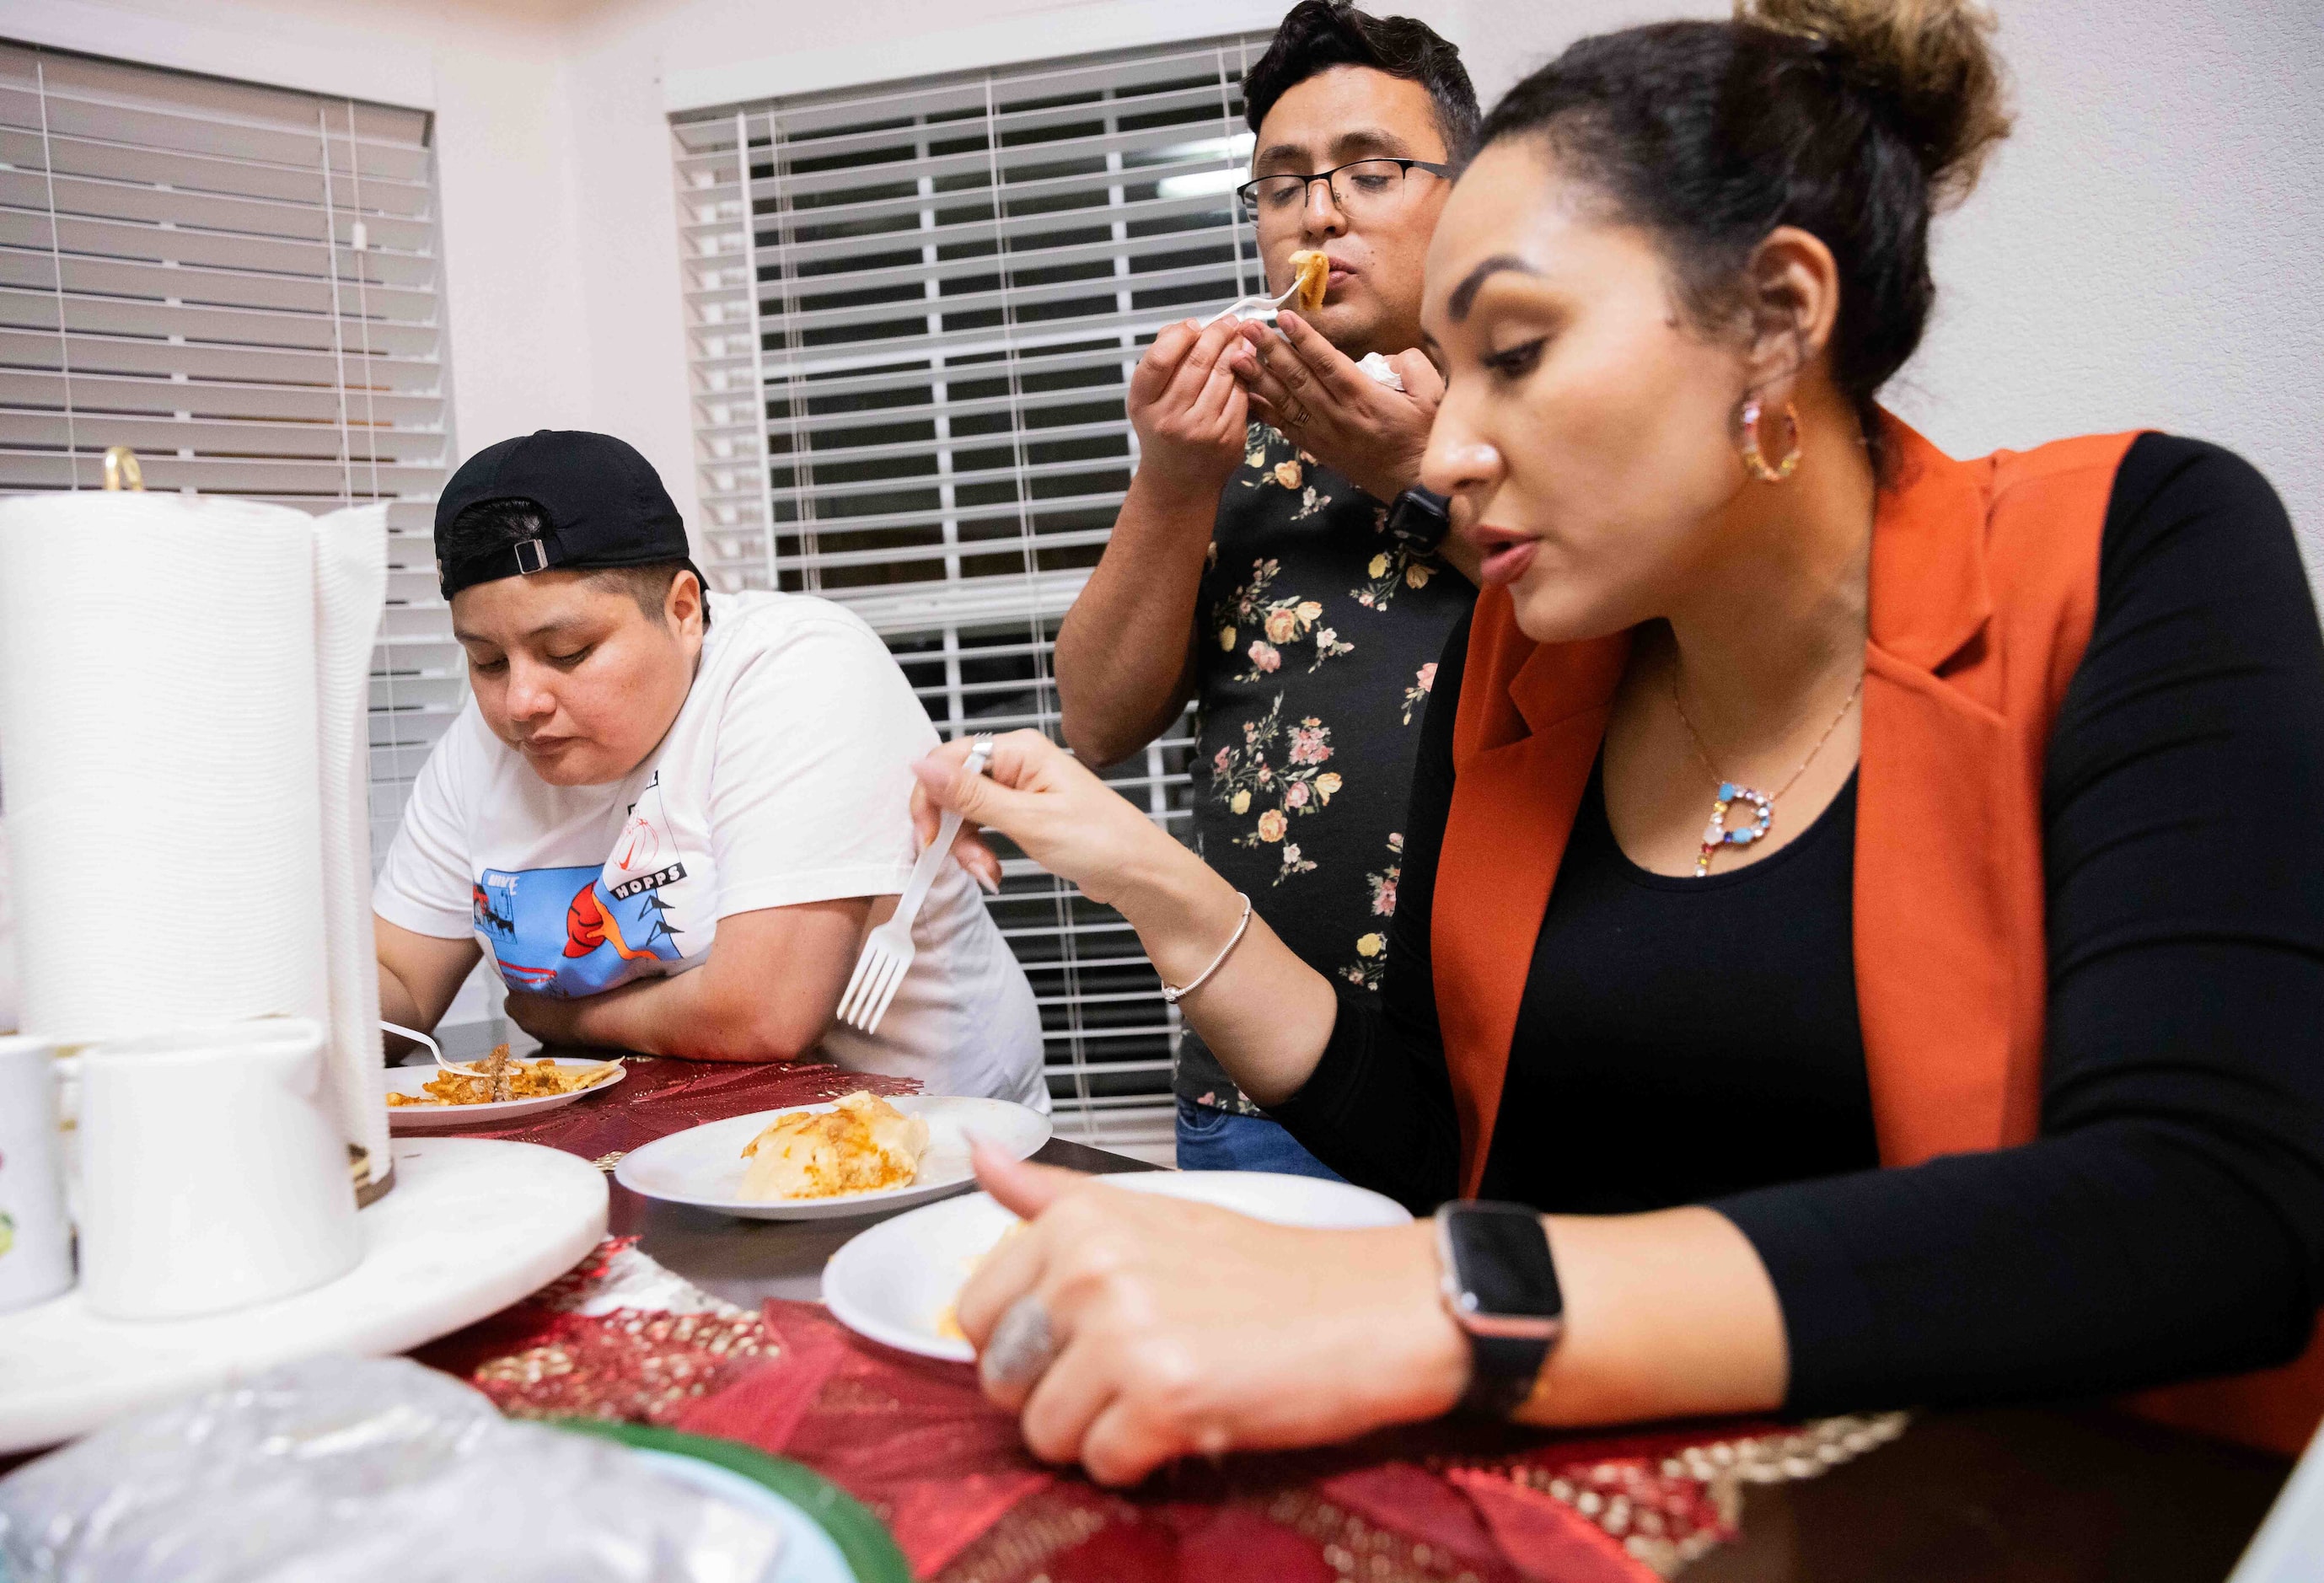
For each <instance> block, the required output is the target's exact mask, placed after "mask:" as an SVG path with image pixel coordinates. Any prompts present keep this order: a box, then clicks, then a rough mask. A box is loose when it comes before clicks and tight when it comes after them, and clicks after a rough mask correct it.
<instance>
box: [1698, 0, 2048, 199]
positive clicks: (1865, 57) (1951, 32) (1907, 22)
mask: <svg viewBox="0 0 2324 1583" xmlns="http://www.w3.org/2000/svg"><path fill="white" fill-rule="evenodd" d="M1735 16H1736V20H1737V21H1738V22H1741V23H1748V24H1752V25H1756V26H1758V27H1763V28H1766V29H1769V30H1770V31H1772V32H1780V33H1787V34H1789V35H1791V36H1792V37H1794V38H1799V39H1804V40H1806V41H1809V42H1811V43H1812V44H1813V45H1815V46H1816V48H1817V50H1818V51H1819V52H1820V53H1821V54H1822V55H1823V56H1824V57H1825V58H1826V59H1827V60H1830V61H1831V64H1832V65H1833V66H1834V67H1835V68H1836V69H1838V70H1839V71H1840V73H1841V74H1842V75H1844V76H1846V77H1848V78H1851V79H1853V80H1854V81H1856V82H1858V83H1859V84H1861V85H1862V86H1863V87H1865V88H1867V89H1868V90H1869V91H1870V92H1872V93H1873V94H1875V95H1876V96H1877V97H1879V98H1881V99H1882V100H1883V101H1884V102H1885V107H1886V109H1887V110H1888V112H1889V113H1890V114H1891V115H1893V116H1894V117H1895V125H1896V126H1897V129H1898V130H1899V131H1900V132H1902V133H1904V136H1905V138H1906V140H1907V141H1908V142H1910V143H1912V145H1913V147H1914V149H1915V150H1916V151H1917V152H1919V154H1920V157H1921V169H1922V170H1923V173H1924V174H1925V175H1926V178H1927V179H1928V184H1929V193H1930V196H1931V197H1932V198H1933V199H1935V200H1937V201H1938V202H1940V203H1943V202H1958V201H1959V200H1960V199H1961V198H1966V197H1967V196H1968V195H1969V189H1971V188H1973V187H1975V186H1976V185H1977V178H1978V171H1979V170H1982V169H1983V168H1984V165H1985V158H1986V156H1987V154H1989V153H1991V152H1993V146H1994V145H1995V144H1996V143H1999V142H2000V141H2001V140H2002V139H2003V138H2005V137H2006V136H2008V135H2009V111H2008V109H2007V107H2006V106H2005V105H2004V103H2003V91H2002V78H2001V65H2000V62H1999V60H1997V59H1996V57H1995V55H1994V53H1993V49H1992V46H1991V44H1990V42H1989V39H1990V35H1991V34H1992V32H1993V27H1994V18H1993V14H1992V13H1991V12H1989V11H1987V10H1986V9H1985V8H1984V7H1983V6H1981V5H1974V4H1972V3H1971V0H1736V5H1735Z"/></svg>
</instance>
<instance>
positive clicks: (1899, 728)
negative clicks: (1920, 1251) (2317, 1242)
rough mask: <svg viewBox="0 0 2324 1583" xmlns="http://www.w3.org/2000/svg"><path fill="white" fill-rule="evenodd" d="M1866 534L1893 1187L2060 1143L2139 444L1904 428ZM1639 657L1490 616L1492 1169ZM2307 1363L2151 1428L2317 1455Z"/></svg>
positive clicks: (1464, 732)
mask: <svg viewBox="0 0 2324 1583" xmlns="http://www.w3.org/2000/svg"><path fill="white" fill-rule="evenodd" d="M1884 421H1885V423H1886V445H1887V446H1888V454H1889V456H1890V457H1891V458H1892V463H1891V466H1892V471H1891V476H1890V480H1889V483H1888V484H1887V486H1886V488H1885V489H1884V490H1883V491H1882V492H1881V495H1880V499H1879V502H1878V505H1877V511H1876V515H1875V520H1874V526H1873V535H1872V566H1871V595H1870V632H1869V635H1868V637H1867V642H1866V644H1865V679H1864V700H1863V749H1862V753H1861V757H1860V759H1859V760H1858V778H1857V827H1856V878H1855V889H1854V899H1855V907H1856V916H1855V959H1856V989H1857V1004H1858V1017H1859V1019H1860V1021H1861V1024H1862V1027H1863V1032H1864V1058H1865V1065H1866V1068H1867V1074H1868V1076H1869V1079H1870V1083H1871V1091H1872V1111H1873V1121H1874V1125H1875V1127H1876V1129H1877V1133H1878V1136H1879V1144H1880V1156H1881V1160H1882V1162H1883V1163H1884V1164H1889V1165H1911V1164H1918V1163H1920V1162H1921V1161H1923V1160H1927V1159H1930V1158H1932V1157H1933V1156H1935V1155H1946V1154H1956V1153H1960V1152H1962V1151H1965V1150H1971V1149H1992V1148H2004V1147H2007V1146H2011V1145H2014V1144H2020V1143H2024V1142H2025V1141H2027V1140H2029V1139H2031V1138H2032V1137H2033V1136H2034V1134H2035V1132H2036V1131H2037V1130H2038V1128H2039V1126H2040V1119H2041V1081H2042V1052H2043V1022H2044V1019H2045V1017H2046V1014H2047V1009H2048V990H2049V980H2048V963H2047V951H2046V948H2045V943H2044V934H2043V897H2044V894H2045V892H2044V886H2043V867H2042V825H2041V819H2042V777H2043V763H2044V756H2045V753H2046V751H2047V749H2048V746H2049V739H2050V729H2051V724H2052V722H2053V721H2054V720H2055V719H2056V718H2057V713H2058V709H2059V706H2060V704H2061V703H2062V702H2063V700H2064V698H2065V693H2066V686H2067V684H2068V682H2069V681H2070V680H2071V678H2072V676H2073V674H2074V669H2075V667H2077V666H2078V665H2079V664H2080V661H2081V658H2082V650H2083V649H2084V648H2085V647H2086V646H2087V645H2088V644H2089V636H2090V629H2091V625H2092V622H2093V621H2094V620H2095V619H2096V614H2097V607H2098V549H2099V541H2100V538H2101V537H2102V536H2103V533H2104V530H2105V526H2106V513H2107V501H2108V499H2109V497H2110V495H2111V493H2112V491H2113V487H2114V477H2115V472H2116V468H2117V467H2119V466H2120V465H2121V462H2122V458H2123V455H2124V453H2125V452H2126V451H2127V450H2128V449H2129V447H2130V443H2131V441H2132V440H2133V439H2134V438H2135V435H2129V434H2120V435H2107V436H2098V437H2089V438H2082V439H2071V440H2062V441H2060V442H2058V443H2056V444H2054V445H2048V446H2042V447H2041V448H2040V449H2038V450H2033V451H2028V452H2024V453H2015V452H2008V451H2002V452H1997V453H1996V454H1995V455H1993V456H1987V457H1984V458H1982V459H1980V460H1978V461H1973V462H1956V461H1954V460H1952V459H1951V458H1950V457H1949V456H1945V455H1944V454H1943V453H1942V452H1941V451H1939V450H1938V449H1937V448H1936V447H1935V446H1932V445H1931V444H1930V443H1929V442H1928V441H1927V440H1925V439H1923V438H1922V437H1921V436H1919V435H1918V434H1916V433H1914V431H1913V430H1912V429H1911V428H1907V427H1906V426H1905V425H1904V424H1903V423H1902V422H1900V421H1898V420H1897V419H1895V418H1894V417H1893V416H1887V417H1885V419H1884ZM1628 653H1629V639H1628V635H1627V634H1618V635H1616V636H1613V637H1609V638H1600V639H1593V640H1587V641H1582V642H1574V643H1559V644H1537V643H1535V642H1533V641H1532V640H1529V639H1528V638H1526V636H1525V635H1524V634H1523V633H1522V632H1520V631H1518V630H1517V622H1516V618H1515V614H1514V612H1513V607H1512V606H1511V603H1510V601H1509V597H1508V593H1507V592H1506V591H1505V590H1500V589H1493V590H1489V591H1487V592H1486V593H1485V594H1484V595H1483V596H1482V597H1480V599H1479V600H1478V602H1477V612H1476V616H1475V618H1474V623H1473V626H1472V628H1471V637H1470V641H1469V661H1468V668H1467V671H1466V673H1465V676H1464V679H1463V681H1462V688H1461V709H1460V713H1459V715H1458V716H1457V717H1456V719H1455V722H1454V725H1453V744H1452V757H1453V769H1454V782H1453V795H1452V810H1451V815H1450V817H1449V819H1448V820H1447V822H1446V824H1445V829H1444V846H1443V857H1442V859H1441V860H1440V861H1439V866H1438V870H1437V879H1436V900H1435V907H1434V913H1433V915H1432V918H1431V925H1432V928H1433V931H1434V934H1433V939H1434V947H1433V952H1432V955H1433V959H1434V971H1435V979H1436V1002H1437V1015H1438V1018H1439V1020H1440V1022H1441V1024H1442V1026H1443V1035H1444V1052H1445V1061H1446V1064H1447V1066H1448V1068H1449V1069H1450V1072H1451V1076H1452V1094H1453V1105H1454V1109H1455V1111H1456V1113H1457V1114H1458V1116H1459V1119H1460V1124H1461V1141H1462V1162H1461V1163H1462V1191H1463V1192H1469V1193H1474V1192H1476V1191H1477V1186H1478V1183H1479V1182H1480V1179H1481V1177H1482V1175H1483V1173H1484V1167H1485V1159H1486V1156H1487V1155H1488V1153H1489V1149H1490V1146H1491V1142H1492V1137H1493V1124H1494V1121H1495V1118H1496V1115H1497V1112H1498V1110H1499V1104H1500V1096H1501V1083H1502V1080H1503V1078H1504V1077H1505V1075H1506V1074H1507V1072H1508V1058H1509V1041H1510V1038H1511V1036H1512V1035H1513V1034H1514V1033H1515V1031H1516V1027H1517V1003H1518V1000H1519V999H1520V997H1521V996H1522V995H1523V993H1524V989H1525V983H1526V976H1527V974H1528V972H1529V971H1530V970H1531V967H1532V962H1533V949H1534V940H1535V935H1536V934H1538V933H1539V930H1540V927H1541V921H1542V914H1543V911H1544V909H1545V907H1547V906H1548V903H1549V893H1550V888H1551V886H1552V884H1553V883H1554V881H1555V879H1556V877H1557V870H1558V865H1559V863H1560V861H1562V860H1563V856H1564V852H1565V842H1566V838H1567V837H1568V835H1569V834H1570V833H1572V828H1573V818H1574V814H1575V811H1576V809H1577V808H1578V807H1579V805H1580V804H1581V801H1582V791H1583V789H1584V788H1585V787H1587V785H1588V784H1589V779H1590V771H1591V766H1592V765H1593V764H1594V763H1595V762H1596V759H1597V757H1598V750H1599V744H1600V740H1601V738H1602V737H1603V736H1604V734H1605V729H1606V719H1607V714H1608V713H1609V707H1610V705H1611V703H1612V699H1613V695H1614V691H1615V687H1616V686H1617V684H1618V682H1619V681H1620V679H1621V676H1622V669H1623V665H1624V663H1625V661H1626V660H1627V658H1628ZM2318 1342H2319V1344H2318V1345H2315V1346H2311V1347H2310V1349H2309V1351H2308V1353H2307V1354H2306V1355H2305V1356H2304V1357H2303V1358H2301V1360H2300V1361H2299V1362H2298V1363H2296V1364H2293V1365H2292V1366H2290V1367H2287V1368H2283V1369H2273V1370H2269V1371H2267V1372H2266V1374H2264V1375H2252V1376H2242V1378H2240V1379H2237V1380H2229V1381H2219V1382H2209V1383H2206V1384H2204V1385H2196V1386H2173V1387H2171V1388H2170V1389H2168V1390H2166V1391H2161V1392H2152V1393H2148V1394H2147V1395H2146V1396H2144V1397H2143V1398H2141V1399H2140V1401H2139V1403H2138V1405H2139V1407H2140V1408H2141V1410H2142V1411H2146V1412H2148V1413H2151V1415H2153V1416H2155V1417H2158V1418H2163V1419H2164V1420H2166V1421H2167V1422H2175V1423H2179V1424H2181V1425H2182V1426H2185V1427H2189V1428H2195V1429H2199V1430H2203V1431H2208V1432H2212V1433H2222V1434H2227V1435H2229V1436H2231V1437H2233V1438H2236V1439H2241V1440H2246V1441H2248V1442H2250V1443H2255V1444H2259V1445H2264V1446H2268V1447H2270V1448H2272V1449H2275V1450H2282V1451H2283V1452H2285V1453H2286V1454H2297V1453H2298V1451H2299V1450H2300V1448H2301V1445H2302V1444H2304V1443H2305V1441H2306V1440H2307V1437H2308V1435H2309V1434H2310V1431H2313V1430H2314V1429H2315V1427H2316V1423H2317V1419H2318V1416H2319V1412H2324V1330H2319V1338H2318Z"/></svg>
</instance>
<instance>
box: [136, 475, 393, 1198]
mask: <svg viewBox="0 0 2324 1583" xmlns="http://www.w3.org/2000/svg"><path fill="white" fill-rule="evenodd" d="M105 487H106V490H107V491H108V492H116V493H117V492H120V491H122V490H124V489H125V490H128V491H130V492H134V493H136V494H143V493H144V492H145V470H144V469H143V467H140V466H139V465H137V453H136V452H135V451H134V450H132V449H130V448H129V447H128V446H106V447H105ZM347 1175H348V1177H349V1179H350V1183H351V1185H352V1186H353V1187H354V1189H355V1207H356V1208H357V1209H364V1208H367V1207H369V1206H370V1205H371V1204H373V1203H374V1202H376V1201H378V1200H379V1199H380V1198H381V1197H382V1196H383V1195H384V1194H385V1193H386V1192H387V1191H388V1190H389V1189H390V1188H392V1187H393V1186H394V1185H395V1165H394V1163H393V1161H392V1159H391V1160H390V1162H389V1164H388V1167H387V1169H386V1170H385V1171H383V1172H377V1173H374V1171H373V1169H372V1157H371V1151H370V1150H369V1149H367V1148H365V1147H364V1146H363V1145H361V1144H358V1143H350V1144H348V1145H347Z"/></svg>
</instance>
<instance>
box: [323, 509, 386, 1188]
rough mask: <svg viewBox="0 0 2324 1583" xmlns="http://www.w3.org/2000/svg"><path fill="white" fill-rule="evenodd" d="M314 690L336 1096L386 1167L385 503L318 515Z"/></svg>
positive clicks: (375, 1168) (356, 1134)
mask: <svg viewBox="0 0 2324 1583" xmlns="http://www.w3.org/2000/svg"><path fill="white" fill-rule="evenodd" d="M314 533H315V663H316V670H315V700H316V730H317V741H318V754H317V768H318V771H319V773H320V776H321V792H322V834H323V930H324V964H323V965H324V976H325V978H326V980H327V982H328V984H329V987H330V997H331V1000H330V1005H331V1016H330V1022H329V1025H328V1026H329V1029H330V1040H329V1045H330V1054H331V1055H332V1057H333V1058H332V1059H331V1060H329V1061H327V1062H326V1063H325V1068H324V1070H325V1072H326V1073H327V1080H326V1081H327V1082H328V1083H329V1086H330V1093H331V1102H332V1104H333V1106H334V1107H335V1108H336V1109H337V1112H338V1116H339V1124H340V1128H341V1130H342V1131H343V1132H344V1133H345V1135H346V1138H347V1141H348V1142H350V1143H354V1144H357V1145H360V1146H362V1147H363V1149H364V1152H365V1153H366V1154H368V1155H370V1156H371V1171H372V1175H373V1176H374V1178H375V1179H376V1178H381V1177H384V1176H385V1175H386V1173H387V1168H388V1167H387V1160H388V1153H387V1071H386V1065H385V1061H384V1056H383V1051H382V1048H381V1045H380V1037H379V956H378V945H377V943H376V942H375V941H374V939H373V936H372V926H371V921H372V914H371V803H370V788H371V722H370V710H371V657H372V645H373V643H374V641H375V640H377V638H378V636H379V618H380V612H381V610H382V609H383V607H384V606H385V604H386V603H387V508H386V507H385V506H384V505H374V506H357V507H355V508H354V509H353V510H350V511H334V512H332V513H331V514H330V515H329V516H327V517H323V518H321V519H319V520H317V521H316V523H315V525H314Z"/></svg>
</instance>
